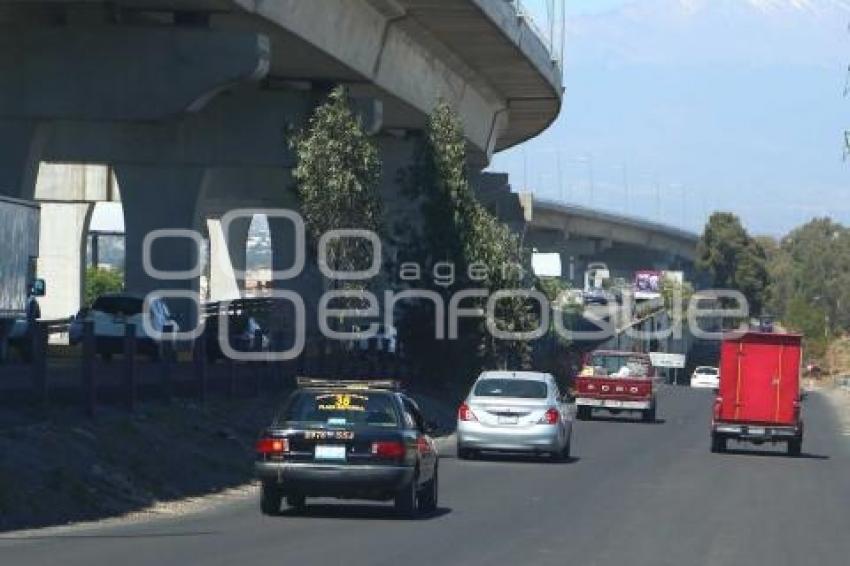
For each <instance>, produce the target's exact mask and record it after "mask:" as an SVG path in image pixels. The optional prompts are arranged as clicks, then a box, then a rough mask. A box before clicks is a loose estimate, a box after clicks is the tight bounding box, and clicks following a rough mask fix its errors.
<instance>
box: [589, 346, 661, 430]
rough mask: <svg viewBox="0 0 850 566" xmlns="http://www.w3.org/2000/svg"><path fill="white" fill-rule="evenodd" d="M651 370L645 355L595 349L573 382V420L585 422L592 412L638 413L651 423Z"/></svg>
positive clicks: (653, 406)
mask: <svg viewBox="0 0 850 566" xmlns="http://www.w3.org/2000/svg"><path fill="white" fill-rule="evenodd" d="M654 377H655V375H654V368H653V367H652V363H651V362H650V359H649V355H647V354H643V353H639V352H617V351H610V350H597V351H595V352H592V353H591V354H589V355H588V356H587V358H586V360H585V364H584V368H583V369H582V370H581V372H580V373H579V375H578V377H577V378H576V380H575V397H576V401H575V402H576V418H578V419H579V420H589V419H590V418H591V417H592V416H593V409H606V410H608V411H611V412H612V413H619V412H621V411H633V412H640V413H641V414H642V416H643V420H644V421H647V422H655V384H654V383H655V381H654Z"/></svg>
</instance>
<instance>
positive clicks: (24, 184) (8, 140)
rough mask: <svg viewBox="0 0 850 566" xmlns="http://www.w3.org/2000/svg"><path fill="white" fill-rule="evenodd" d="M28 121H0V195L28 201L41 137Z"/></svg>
mask: <svg viewBox="0 0 850 566" xmlns="http://www.w3.org/2000/svg"><path fill="white" fill-rule="evenodd" d="M43 134H44V131H43V128H41V127H39V125H38V123H36V122H35V121H32V120H0V194H3V195H5V196H8V197H13V198H22V199H27V200H30V199H32V198H33V196H34V195H35V182H36V179H37V177H38V166H39V162H40V161H41V150H42V148H43V145H44V139H45V136H44V135H43Z"/></svg>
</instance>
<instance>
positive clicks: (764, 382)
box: [711, 332, 803, 456]
mask: <svg viewBox="0 0 850 566" xmlns="http://www.w3.org/2000/svg"><path fill="white" fill-rule="evenodd" d="M801 356H802V348H801V337H800V336H799V335H796V334H769V333H761V332H748V333H746V334H743V335H740V336H736V337H734V338H728V339H725V340H724V341H723V344H722V345H721V348H720V389H719V390H718V393H717V398H716V399H715V402H714V418H713V419H712V421H711V451H712V452H724V451H725V450H726V445H727V441H728V440H729V439H734V440H746V441H750V442H753V443H755V444H764V443H767V442H769V443H771V444H776V443H778V442H785V443H787V446H788V454H789V455H791V456H799V455H800V452H801V450H802V446H803V421H802V419H801V417H800V361H801Z"/></svg>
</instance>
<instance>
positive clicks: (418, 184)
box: [399, 103, 538, 375]
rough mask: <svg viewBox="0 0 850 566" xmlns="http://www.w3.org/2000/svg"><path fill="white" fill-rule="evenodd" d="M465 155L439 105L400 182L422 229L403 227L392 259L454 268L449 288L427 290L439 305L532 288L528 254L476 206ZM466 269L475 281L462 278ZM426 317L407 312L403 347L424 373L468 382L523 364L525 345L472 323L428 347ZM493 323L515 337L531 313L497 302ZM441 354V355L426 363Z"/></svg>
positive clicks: (521, 303)
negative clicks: (488, 369)
mask: <svg viewBox="0 0 850 566" xmlns="http://www.w3.org/2000/svg"><path fill="white" fill-rule="evenodd" d="M466 152H467V146H466V141H465V139H464V135H463V129H462V126H461V124H460V120H459V118H458V116H457V114H456V113H455V112H454V110H452V108H451V107H450V106H449V105H448V104H446V103H440V104H439V105H438V106H437V107H436V108H435V109H434V111H433V112H432V114H431V116H430V118H429V121H428V129H427V134H426V136H425V139H424V140H423V143H422V144H421V146H420V147H419V148H418V150H417V153H416V156H415V159H414V164H413V166H412V167H411V168H410V169H409V170H408V171H407V172H406V173H405V174H404V175H403V176H402V182H403V185H404V190H405V192H406V193H407V194H408V195H409V196H410V197H411V198H412V199H414V200H415V201H416V202H418V203H419V205H420V207H421V211H422V218H423V222H422V226H421V227H420V228H417V227H413V226H407V227H404V230H403V231H402V233H401V234H399V239H400V240H401V241H402V242H404V243H403V245H402V250H401V253H400V255H401V256H402V258H403V260H407V261H415V262H416V263H418V264H420V265H424V266H433V265H435V264H437V263H438V262H446V263H449V264H451V265H453V266H454V273H455V275H456V278H455V281H454V282H453V283H452V284H451V285H446V286H434V287H433V290H435V291H437V292H438V293H440V294H441V295H442V296H443V297H444V300H445V302H446V303H447V304H448V301H449V298H450V297H451V296H452V295H453V294H454V293H456V292H458V291H461V290H464V289H470V288H478V289H484V290H486V291H487V292H488V293H492V292H493V291H496V290H499V289H522V290H531V289H532V288H533V277H531V275H530V274H531V271H530V254H528V253H527V252H526V251H525V250H524V249H523V247H522V245H521V242H520V240H519V238H518V237H517V236H516V235H515V234H513V233H512V232H511V231H510V229H509V228H508V227H507V226H506V225H505V224H503V223H502V222H500V221H499V220H498V219H497V218H496V217H495V216H493V215H492V214H491V213H490V212H489V211H488V210H487V209H486V208H484V206H483V205H481V203H479V202H478V201H477V200H476V198H475V196H474V193H473V190H472V187H471V186H470V184H469V180H468V175H467V162H466V157H467V153H466ZM470 269H472V270H473V271H474V272H476V273H479V274H481V276H482V277H481V278H480V279H479V278H478V277H476V278H470V276H469V274H470ZM485 303H486V300H485V299H481V298H477V299H470V300H468V301H466V302H465V303H464V308H474V307H478V308H483V307H484V304H485ZM431 312H432V311H431V310H430V306H423V308H420V309H416V310H414V311H411V312H409V313H408V316H409V317H410V318H409V319H408V321H407V322H406V324H405V326H406V327H407V328H408V329H410V330H411V331H415V332H417V333H418V334H417V336H416V337H412V340H411V342H413V343H416V344H418V346H419V348H417V350H418V353H419V355H418V358H419V361H420V362H421V363H422V365H423V366H425V367H428V368H430V369H431V370H432V371H438V372H443V371H444V369H442V368H439V367H435V366H440V365H449V366H451V368H452V370H454V371H453V373H460V374H466V375H472V372H473V371H474V369H475V368H476V367H481V366H494V367H498V366H501V367H508V366H513V367H517V366H524V365H527V364H528V363H529V362H530V348H529V344H528V343H527V342H524V341H521V340H516V341H512V340H495V339H493V338H492V337H491V336H489V334H488V333H487V332H485V327H484V323H483V322H482V321H480V320H473V319H464V320H462V321H461V323H460V328H459V334H460V336H459V339H458V340H456V341H453V342H451V343H448V342H446V341H442V342H440V343H436V344H435V343H434V341H433V318H431ZM495 315H496V316H495V318H496V321H495V322H496V325H497V326H498V327H499V328H500V329H501V330H510V331H522V330H527V329H532V328H534V326H535V324H536V320H537V315H538V313H537V312H535V309H534V307H533V306H531V304H530V303H529V301H527V300H523V299H521V298H515V299H510V300H504V301H500V302H499V303H498V306H497V309H496V313H495ZM414 329H416V330H414ZM441 350H442V355H439V356H434V355H433V352H434V351H441ZM476 353H477V356H475V355H474V354H476ZM471 354H472V355H471ZM442 374H443V375H444V373H442Z"/></svg>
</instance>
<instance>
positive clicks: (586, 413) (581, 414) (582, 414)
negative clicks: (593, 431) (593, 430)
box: [576, 405, 592, 421]
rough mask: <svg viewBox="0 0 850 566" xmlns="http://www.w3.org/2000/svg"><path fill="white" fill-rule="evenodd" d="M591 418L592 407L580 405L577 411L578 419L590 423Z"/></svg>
mask: <svg viewBox="0 0 850 566" xmlns="http://www.w3.org/2000/svg"><path fill="white" fill-rule="evenodd" d="M591 416H592V415H591V413H590V407H588V406H587V405H580V406H579V407H578V408H577V409H576V418H577V419H578V420H580V421H589V420H590V418H591Z"/></svg>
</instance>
